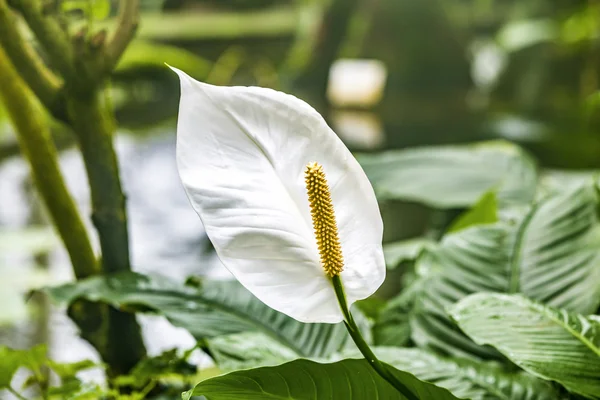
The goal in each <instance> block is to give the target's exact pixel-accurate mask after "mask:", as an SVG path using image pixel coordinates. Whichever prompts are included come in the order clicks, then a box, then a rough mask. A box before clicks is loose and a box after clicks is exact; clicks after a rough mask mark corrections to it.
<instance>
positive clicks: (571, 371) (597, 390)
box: [452, 293, 600, 399]
mask: <svg viewBox="0 0 600 400" xmlns="http://www.w3.org/2000/svg"><path fill="white" fill-rule="evenodd" d="M452 317H453V318H454V319H455V320H456V322H457V323H458V325H459V326H460V327H461V329H462V330H463V331H464V332H465V333H466V334H467V335H469V336H470V337H471V338H472V339H473V340H474V341H475V342H477V343H479V344H482V345H484V344H487V345H491V346H494V347H495V348H497V349H498V350H499V351H500V352H502V354H504V355H505V356H507V357H508V358H509V359H510V360H511V361H513V362H514V363H515V364H517V365H519V366H520V367H522V368H523V369H524V370H526V371H528V372H531V373H532V374H534V375H537V376H540V377H542V378H545V379H549V380H554V381H557V382H559V383H561V384H562V385H563V386H565V387H566V388H567V389H569V390H570V391H572V392H574V393H578V394H581V395H583V396H586V397H589V398H595V399H597V398H600V323H599V322H598V321H597V320H594V319H591V318H586V317H584V316H582V315H579V314H574V313H568V312H566V311H564V310H559V309H554V308H550V307H546V306H543V305H541V304H537V303H534V302H532V301H530V300H528V299H526V298H524V297H522V296H518V295H512V296H509V295H501V294H486V293H480V294H476V295H473V296H470V297H467V298H466V299H464V300H462V301H461V302H460V303H458V304H457V305H456V306H455V307H453V308H452Z"/></svg>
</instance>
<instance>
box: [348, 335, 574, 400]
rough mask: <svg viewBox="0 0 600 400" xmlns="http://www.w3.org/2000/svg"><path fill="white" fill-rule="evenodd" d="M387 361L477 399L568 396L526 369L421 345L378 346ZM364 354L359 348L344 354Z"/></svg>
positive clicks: (545, 399)
mask: <svg viewBox="0 0 600 400" xmlns="http://www.w3.org/2000/svg"><path fill="white" fill-rule="evenodd" d="M373 351H374V352H375V354H376V355H377V357H379V359H380V360H381V361H383V362H386V363H388V364H390V365H392V366H394V367H396V368H398V369H399V370H402V371H406V372H410V373H411V374H413V375H415V376H416V377H417V378H419V379H421V380H424V381H427V382H430V383H433V384H435V385H437V386H441V387H445V388H446V389H448V390H449V391H450V392H452V394H454V395H455V396H457V397H461V398H469V399H473V400H558V399H561V398H564V397H563V396H561V395H560V394H559V392H558V391H557V390H556V389H555V388H554V387H553V386H552V385H551V384H550V383H548V382H546V381H543V380H541V379H538V378H536V377H534V376H532V375H530V374H527V373H525V372H510V371H507V370H505V369H504V368H503V367H502V366H500V365H499V364H497V363H491V362H488V363H482V362H478V361H472V360H467V359H461V358H450V357H442V356H439V355H438V354H436V353H434V352H430V351H425V350H421V349H417V348H398V347H375V348H373ZM343 355H344V356H347V357H361V356H360V353H358V352H357V351H348V352H345V353H344V354H343Z"/></svg>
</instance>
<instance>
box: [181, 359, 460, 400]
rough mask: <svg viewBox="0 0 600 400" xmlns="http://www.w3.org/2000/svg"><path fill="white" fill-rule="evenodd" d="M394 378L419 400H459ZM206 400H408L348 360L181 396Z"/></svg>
mask: <svg viewBox="0 0 600 400" xmlns="http://www.w3.org/2000/svg"><path fill="white" fill-rule="evenodd" d="M389 368H390V369H391V370H392V373H393V374H394V375H395V376H396V377H397V378H398V379H399V380H400V381H401V382H402V383H404V384H405V385H406V386H407V387H409V388H410V389H412V390H413V393H415V394H416V395H417V397H418V398H419V399H436V400H450V399H456V397H454V396H453V395H452V394H451V393H450V392H448V391H447V390H446V389H443V388H440V387H438V386H435V385H433V384H431V383H426V382H422V381H419V380H418V379H417V378H415V377H414V376H413V375H411V374H409V373H407V372H402V371H398V370H396V369H394V368H392V367H389ZM202 395H203V396H205V397H206V398H207V399H208V400H259V399H260V400H263V399H274V400H275V399H282V400H290V399H294V400H295V399H297V400H321V399H328V400H337V399H339V400H365V399H386V400H388V399H389V400H394V399H398V400H402V399H405V397H404V396H402V395H401V394H400V393H399V392H397V391H396V389H395V388H394V387H393V386H392V385H390V384H389V383H388V382H386V381H385V380H383V379H382V378H381V377H380V376H379V375H377V374H376V373H375V372H374V370H373V368H371V366H369V364H368V363H367V362H366V361H365V360H344V361H339V362H336V363H331V364H318V363H315V362H312V361H308V360H296V361H292V362H289V363H287V364H283V365H279V366H276V367H262V368H256V369H249V370H244V371H236V372H231V373H229V374H227V375H223V376H219V377H216V378H212V379H208V380H205V381H203V382H200V383H199V384H198V385H197V386H196V387H195V388H194V389H192V390H190V391H188V392H186V393H184V394H183V396H182V397H183V399H184V400H189V399H190V398H191V397H192V396H202Z"/></svg>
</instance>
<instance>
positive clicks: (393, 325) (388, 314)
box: [373, 285, 421, 347]
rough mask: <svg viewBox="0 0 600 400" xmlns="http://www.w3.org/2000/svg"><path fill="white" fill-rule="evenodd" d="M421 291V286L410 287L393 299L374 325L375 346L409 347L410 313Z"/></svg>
mask: <svg viewBox="0 0 600 400" xmlns="http://www.w3.org/2000/svg"><path fill="white" fill-rule="evenodd" d="M420 290H421V288H420V287H419V285H412V286H410V287H409V288H408V289H406V290H404V291H403V292H402V293H401V294H400V295H398V296H396V297H395V298H393V299H391V300H390V301H389V302H388V303H387V304H386V306H385V307H384V308H383V310H381V312H380V313H379V316H378V318H377V319H376V320H375V324H374V325H373V342H374V343H375V345H377V346H398V347H402V346H407V345H408V343H409V341H410V337H411V329H410V311H411V309H412V308H413V307H414V304H415V301H416V296H417V295H419V294H420Z"/></svg>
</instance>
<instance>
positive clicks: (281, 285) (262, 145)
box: [174, 69, 385, 323]
mask: <svg viewBox="0 0 600 400" xmlns="http://www.w3.org/2000/svg"><path fill="white" fill-rule="evenodd" d="M174 70H175V72H177V74H178V75H179V77H180V80H181V102H180V105H179V121H178V126H177V164H178V168H179V173H180V176H181V179H182V182H183V185H184V187H185V189H186V192H187V194H188V197H189V199H190V201H191V203H192V205H193V207H194V208H195V210H196V212H197V213H198V215H199V216H200V218H201V219H202V221H203V223H204V226H205V229H206V233H207V234H208V237H209V238H210V240H211V241H212V243H213V244H214V246H215V249H216V252H217V254H218V256H219V258H220V259H221V261H222V262H223V264H224V265H225V266H226V267H227V268H228V269H229V270H230V271H231V272H232V274H233V275H234V276H235V277H236V278H237V279H238V280H239V281H240V282H241V283H242V285H244V286H245V287H246V288H247V289H248V290H250V291H251V292H252V293H253V294H254V295H255V296H256V297H258V298H259V299H260V300H261V301H263V302H264V303H265V304H267V305H268V306H270V307H271V308H274V309H276V310H278V311H280V312H283V313H285V314H287V315H289V316H291V317H293V318H295V319H297V320H299V321H302V322H327V323H334V322H339V321H341V320H342V314H341V311H340V309H339V306H338V304H337V301H336V298H335V294H334V291H333V289H332V286H331V283H330V280H329V279H328V278H327V277H326V275H325V273H324V271H323V269H322V267H321V266H320V261H319V253H318V250H317V245H316V240H315V237H314V234H313V230H312V221H311V217H310V212H309V204H308V196H307V193H306V188H305V184H304V169H305V166H306V164H308V163H309V162H312V161H316V162H318V163H320V164H322V165H323V168H324V171H325V174H326V175H327V179H328V181H329V185H330V187H331V194H332V200H333V204H334V208H335V212H336V217H337V221H338V228H339V232H340V241H341V244H342V251H343V254H344V259H345V266H344V271H343V272H342V275H341V276H342V281H343V283H344V285H345V288H346V295H347V297H348V302H349V303H350V304H351V303H353V302H354V301H356V300H359V299H363V298H366V297H368V296H369V295H371V294H372V293H373V292H374V291H375V290H376V289H377V288H378V287H379V286H380V285H381V283H382V282H383V279H384V278H385V263H384V260H383V251H382V248H381V240H382V234H383V223H382V221H381V215H380V213H379V208H378V206H377V201H376V199H375V195H374V193H373V189H372V187H371V185H370V183H369V181H368V180H367V177H366V175H365V174H364V172H363V171H362V169H361V167H360V166H359V164H358V162H357V161H356V160H355V159H354V157H353V156H352V155H351V154H350V152H349V151H348V149H347V148H346V147H345V146H344V144H343V143H342V142H341V141H340V139H339V138H338V137H337V136H336V135H335V133H334V132H333V131H332V130H331V129H330V128H329V127H328V126H327V124H326V123H325V121H324V120H323V118H322V117H321V116H320V115H319V114H318V113H317V112H316V111H315V110H314V109H313V108H312V107H310V106H309V105H308V104H306V103H305V102H303V101H301V100H299V99H297V98H296V97H293V96H290V95H287V94H284V93H281V92H277V91H274V90H270V89H264V88H257V87H217V86H212V85H208V84H204V83H200V82H197V81H195V80H193V79H192V78H190V77H189V76H187V75H186V74H185V73H183V72H181V71H179V70H176V69H174Z"/></svg>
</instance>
